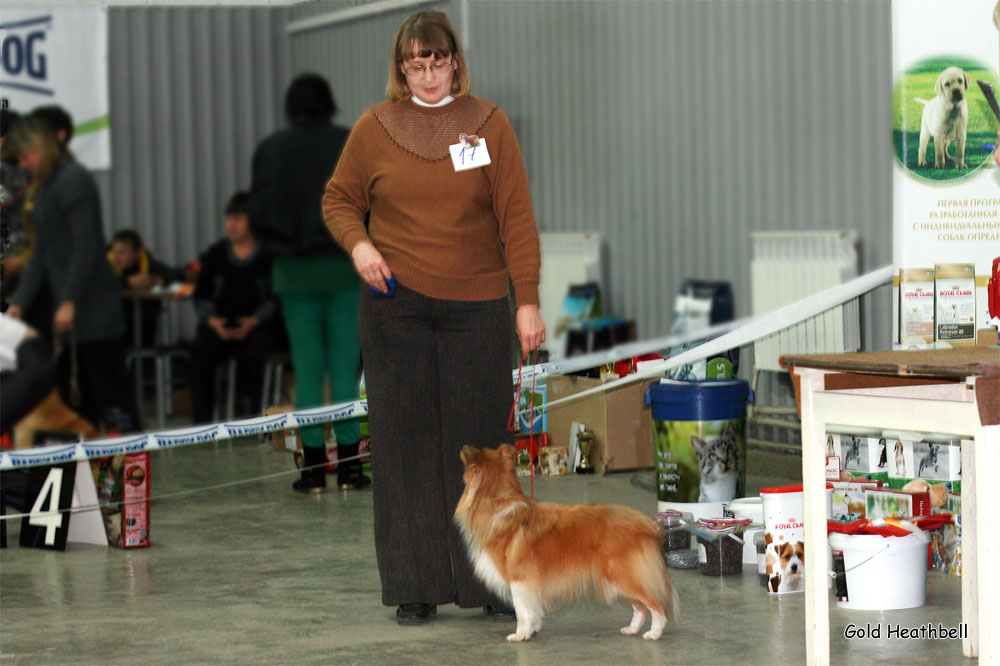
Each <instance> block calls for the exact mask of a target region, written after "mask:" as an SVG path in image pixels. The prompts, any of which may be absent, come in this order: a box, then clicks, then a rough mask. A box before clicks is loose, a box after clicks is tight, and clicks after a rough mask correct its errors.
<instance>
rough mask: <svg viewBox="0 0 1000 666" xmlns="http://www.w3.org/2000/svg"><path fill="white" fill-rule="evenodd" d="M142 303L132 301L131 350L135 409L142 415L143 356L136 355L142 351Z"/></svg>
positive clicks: (135, 300)
mask: <svg viewBox="0 0 1000 666" xmlns="http://www.w3.org/2000/svg"><path fill="white" fill-rule="evenodd" d="M141 309H142V301H141V300H140V299H138V298H133V299H132V349H133V350H134V351H135V352H136V353H137V354H136V356H135V408H136V410H137V411H138V412H139V413H140V414H142V412H143V409H142V406H143V404H144V402H143V398H144V397H145V396H144V395H143V393H144V391H143V386H142V383H143V379H144V378H143V372H142V364H143V361H144V359H143V356H142V354H138V352H139V351H140V350H141V349H142V312H141Z"/></svg>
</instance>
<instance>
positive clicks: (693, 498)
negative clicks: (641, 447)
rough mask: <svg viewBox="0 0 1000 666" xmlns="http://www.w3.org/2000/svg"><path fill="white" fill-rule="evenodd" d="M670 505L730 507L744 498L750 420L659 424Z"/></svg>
mask: <svg viewBox="0 0 1000 666" xmlns="http://www.w3.org/2000/svg"><path fill="white" fill-rule="evenodd" d="M653 437H654V439H655V446H656V458H657V467H658V472H659V474H658V477H659V484H658V488H657V495H658V499H659V500H660V501H664V502H684V503H688V502H728V501H730V500H732V499H735V498H737V497H742V496H743V487H744V482H745V479H746V472H745V470H744V467H743V461H744V458H745V451H746V439H745V434H744V420H743V419H742V418H740V419H722V420H719V421H654V422H653Z"/></svg>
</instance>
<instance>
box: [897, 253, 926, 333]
mask: <svg viewBox="0 0 1000 666" xmlns="http://www.w3.org/2000/svg"><path fill="white" fill-rule="evenodd" d="M899 341H900V343H901V344H904V345H905V344H914V343H916V344H924V343H928V342H933V341H934V269H933V268H900V269H899Z"/></svg>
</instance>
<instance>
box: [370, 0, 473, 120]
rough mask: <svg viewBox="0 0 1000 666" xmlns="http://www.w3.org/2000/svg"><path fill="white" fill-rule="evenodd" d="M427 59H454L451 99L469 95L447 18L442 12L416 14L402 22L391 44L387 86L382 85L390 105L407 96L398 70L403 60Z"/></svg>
mask: <svg viewBox="0 0 1000 666" xmlns="http://www.w3.org/2000/svg"><path fill="white" fill-rule="evenodd" d="M418 49H419V50H418ZM431 56H433V57H435V58H440V59H445V58H454V60H455V76H454V78H453V79H452V82H451V94H452V95H453V96H454V97H462V96H463V95H468V94H469V69H468V67H466V64H465V52H464V51H463V50H462V43H461V42H460V41H459V40H458V36H457V35H456V34H455V30H454V29H453V28H452V27H451V23H449V22H448V17H447V16H445V15H444V13H443V12H434V11H430V12H418V13H416V14H412V15H410V16H408V17H407V18H406V20H405V21H403V24H402V25H400V26H399V30H397V31H396V38H395V39H394V40H393V41H392V56H391V57H390V58H389V83H388V84H386V86H385V96H386V98H387V99H388V100H389V101H390V102H398V101H401V100H404V99H407V98H408V97H410V95H411V93H410V87H409V86H408V85H407V84H406V75H405V74H404V73H403V72H402V70H401V67H402V66H403V65H404V64H405V63H406V61H407V59H409V58H414V57H419V58H429V57H431Z"/></svg>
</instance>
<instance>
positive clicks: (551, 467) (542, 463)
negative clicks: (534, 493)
mask: <svg viewBox="0 0 1000 666" xmlns="http://www.w3.org/2000/svg"><path fill="white" fill-rule="evenodd" d="M538 465H539V469H540V470H541V473H542V474H548V475H550V476H561V475H563V474H569V447H568V446H543V447H542V448H540V449H538Z"/></svg>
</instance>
